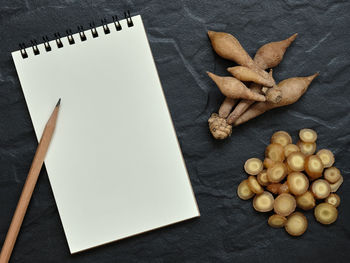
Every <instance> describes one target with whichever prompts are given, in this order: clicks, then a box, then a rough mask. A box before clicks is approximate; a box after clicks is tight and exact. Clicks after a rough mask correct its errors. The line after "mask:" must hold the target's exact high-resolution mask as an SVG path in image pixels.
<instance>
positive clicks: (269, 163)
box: [264, 158, 275, 169]
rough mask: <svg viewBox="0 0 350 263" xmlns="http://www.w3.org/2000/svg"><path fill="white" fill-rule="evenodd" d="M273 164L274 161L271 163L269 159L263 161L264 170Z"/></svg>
mask: <svg viewBox="0 0 350 263" xmlns="http://www.w3.org/2000/svg"><path fill="white" fill-rule="evenodd" d="M274 164H275V161H272V160H271V159H270V158H265V159H264V167H265V168H266V169H267V168H270V167H272V166H273V165H274Z"/></svg>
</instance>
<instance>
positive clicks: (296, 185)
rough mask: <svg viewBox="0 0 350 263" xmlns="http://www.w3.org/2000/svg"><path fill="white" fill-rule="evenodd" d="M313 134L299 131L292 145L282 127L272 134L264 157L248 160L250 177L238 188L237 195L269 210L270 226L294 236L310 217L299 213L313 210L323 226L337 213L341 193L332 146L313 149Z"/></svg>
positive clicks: (314, 137)
mask: <svg viewBox="0 0 350 263" xmlns="http://www.w3.org/2000/svg"><path fill="white" fill-rule="evenodd" d="M316 139H317V133H316V132H315V131H314V130H311V129H302V130H300V132H299V141H298V142H297V143H296V144H293V143H292V138H291V136H290V135H289V134H288V133H287V132H285V131H278V132H275V133H274V134H273V135H272V137H271V143H270V145H268V146H267V147H266V150H265V159H264V160H263V161H262V160H260V159H258V158H251V159H248V160H247V161H246V162H245V164H244V170H245V171H246V173H247V174H248V175H249V177H248V179H246V180H243V181H242V182H241V183H240V184H239V186H238V189H237V194H238V196H239V198H241V199H243V200H248V199H251V198H253V207H254V209H255V210H256V211H258V212H271V211H273V213H274V214H273V215H271V216H270V217H269V219H268V224H269V225H270V226H271V227H274V228H282V227H284V229H285V230H286V231H287V232H288V234H290V235H292V236H300V235H302V234H304V233H305V231H306V229H307V226H308V221H307V219H306V217H305V216H304V214H303V213H302V212H300V211H296V209H300V210H301V211H307V210H311V209H313V208H314V216H315V218H316V220H317V221H318V222H320V223H321V224H325V225H329V224H332V223H334V222H335V221H336V220H337V217H338V210H337V207H338V206H339V204H340V197H339V196H338V195H337V194H336V193H335V192H337V190H338V189H339V187H340V186H341V184H342V183H343V177H342V175H341V173H340V171H339V169H338V168H336V167H334V166H333V164H334V161H335V160H334V155H333V153H332V152H331V151H330V150H327V149H322V150H319V151H317V152H316Z"/></svg>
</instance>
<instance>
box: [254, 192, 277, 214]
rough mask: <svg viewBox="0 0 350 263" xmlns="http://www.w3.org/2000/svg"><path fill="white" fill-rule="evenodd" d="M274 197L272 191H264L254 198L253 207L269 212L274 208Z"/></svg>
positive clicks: (259, 210)
mask: <svg viewBox="0 0 350 263" xmlns="http://www.w3.org/2000/svg"><path fill="white" fill-rule="evenodd" d="M273 203H274V199H273V196H272V194H271V193H269V192H266V191H265V192H263V193H262V194H260V195H256V196H255V197H254V200H253V207H254V209H255V210H256V211H258V212H269V211H271V210H272V209H273Z"/></svg>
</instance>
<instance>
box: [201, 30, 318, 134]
mask: <svg viewBox="0 0 350 263" xmlns="http://www.w3.org/2000/svg"><path fill="white" fill-rule="evenodd" d="M208 36H209V38H210V41H211V44H212V46H213V49H214V50H215V52H216V53H217V54H218V55H219V56H221V57H222V58H225V59H228V60H231V61H234V62H236V63H237V64H238V65H240V66H235V67H230V68H228V69H227V70H228V72H230V73H231V74H232V76H233V77H221V76H217V75H215V74H214V73H211V72H207V74H208V75H209V77H210V78H211V79H212V80H213V81H214V82H215V83H216V85H217V86H218V88H219V89H220V91H221V92H222V94H223V95H225V96H226V98H225V100H224V101H223V103H222V105H221V106H220V109H219V112H218V114H217V113H213V114H212V115H211V117H210V118H209V120H208V122H209V130H210V132H211V133H212V135H213V137H214V138H215V139H225V138H227V137H228V136H230V135H231V132H232V126H238V125H240V124H242V123H244V122H246V121H248V120H250V119H253V118H255V117H257V116H259V115H261V114H263V113H264V112H266V111H268V110H271V109H274V108H278V107H282V106H286V105H289V104H292V103H294V102H296V101H297V100H298V99H299V98H300V97H301V96H302V95H303V94H304V93H305V92H306V90H307V88H308V86H309V85H310V83H311V82H312V80H313V79H314V78H316V77H317V76H318V73H316V74H314V75H311V76H308V77H295V78H289V79H285V80H283V81H281V82H280V83H278V84H276V82H275V80H274V78H273V76H272V69H271V68H273V67H276V66H277V65H278V64H279V63H280V62H281V61H282V59H283V56H284V53H285V52H286V50H287V48H288V47H289V46H290V44H291V43H292V42H293V41H294V40H295V38H296V37H297V34H294V35H292V36H290V37H289V38H287V39H285V40H282V41H278V42H270V43H267V44H265V45H263V46H262V47H260V49H259V50H258V51H257V52H256V54H255V57H254V59H252V58H251V57H250V56H249V54H248V53H247V52H246V51H245V50H244V48H243V47H242V46H241V44H240V43H239V41H238V40H237V39H236V38H235V37H234V36H232V35H231V34H228V33H224V32H214V31H209V32H208ZM266 69H270V72H269V73H268V72H267V71H266ZM243 82H246V83H250V84H249V88H248V87H247V85H246V84H244V83H243ZM236 104H237V105H236ZM235 105H236V107H235V108H234V106H235ZM233 108H234V109H233ZM232 109H233V111H232ZM231 111H232V112H231Z"/></svg>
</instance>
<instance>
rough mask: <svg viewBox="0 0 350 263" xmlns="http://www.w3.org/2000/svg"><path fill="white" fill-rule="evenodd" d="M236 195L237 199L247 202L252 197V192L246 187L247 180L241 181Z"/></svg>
mask: <svg viewBox="0 0 350 263" xmlns="http://www.w3.org/2000/svg"><path fill="white" fill-rule="evenodd" d="M237 195H238V197H239V198H241V199H243V200H248V199H250V198H252V197H253V196H254V192H253V191H252V190H250V188H249V186H248V180H243V181H242V182H241V183H240V184H239V186H238V188H237Z"/></svg>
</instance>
